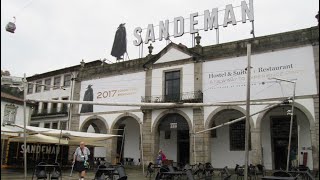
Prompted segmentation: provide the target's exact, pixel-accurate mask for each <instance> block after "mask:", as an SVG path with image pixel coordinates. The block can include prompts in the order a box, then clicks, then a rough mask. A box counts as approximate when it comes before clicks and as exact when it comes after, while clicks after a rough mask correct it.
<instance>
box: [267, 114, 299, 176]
mask: <svg viewBox="0 0 320 180" xmlns="http://www.w3.org/2000/svg"><path fill="white" fill-rule="evenodd" d="M270 118H271V121H270V122H271V139H272V146H273V158H274V161H273V162H274V167H275V169H277V170H279V169H282V170H285V169H286V166H287V156H288V144H289V132H290V119H291V117H290V116H276V117H270ZM291 137H292V138H291V149H293V150H294V151H295V152H297V144H298V135H297V121H296V118H294V121H293V124H292V136H291ZM290 163H291V162H290Z"/></svg>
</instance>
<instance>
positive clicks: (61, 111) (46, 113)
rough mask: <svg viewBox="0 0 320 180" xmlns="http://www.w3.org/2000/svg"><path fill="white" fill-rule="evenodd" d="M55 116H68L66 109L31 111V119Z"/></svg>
mask: <svg viewBox="0 0 320 180" xmlns="http://www.w3.org/2000/svg"><path fill="white" fill-rule="evenodd" d="M57 114H65V115H66V114H68V108H67V107H62V108H61V109H59V108H51V109H49V111H48V109H40V110H39V111H33V113H32V115H31V116H32V117H36V116H49V115H57Z"/></svg>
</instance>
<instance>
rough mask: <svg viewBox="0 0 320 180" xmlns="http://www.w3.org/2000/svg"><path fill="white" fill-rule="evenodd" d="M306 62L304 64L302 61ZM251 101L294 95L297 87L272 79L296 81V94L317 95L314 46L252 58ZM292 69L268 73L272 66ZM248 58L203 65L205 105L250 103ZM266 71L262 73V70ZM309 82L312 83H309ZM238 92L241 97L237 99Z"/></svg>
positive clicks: (222, 60)
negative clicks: (234, 102)
mask: <svg viewBox="0 0 320 180" xmlns="http://www.w3.org/2000/svg"><path fill="white" fill-rule="evenodd" d="M301 59H303V61H301ZM251 66H252V67H253V68H252V71H251V72H252V75H251V99H252V100H253V99H268V98H278V97H288V96H291V95H292V91H293V90H292V89H293V85H292V84H291V83H286V82H281V83H280V82H276V81H275V80H270V79H269V78H273V77H276V78H281V79H288V80H294V79H296V82H297V86H296V95H297V96H302V95H314V94H317V88H316V78H315V77H316V76H315V65H314V57H313V48H312V46H305V47H299V48H292V49H285V50H278V51H274V52H268V53H261V54H254V55H252V65H251ZM279 66H284V67H289V68H286V69H281V70H268V68H270V67H279ZM246 67H247V58H246V56H241V57H234V58H227V59H221V60H215V61H206V62H204V63H203V74H202V77H203V93H204V97H205V98H204V102H232V101H245V100H246V78H247V77H246V76H247V75H246V72H245V71H244V69H245V68H246ZM261 69H262V70H261ZM306 79H308V81H305V80H306ZM235 92H237V95H236V96H235Z"/></svg>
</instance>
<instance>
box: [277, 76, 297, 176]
mask: <svg viewBox="0 0 320 180" xmlns="http://www.w3.org/2000/svg"><path fill="white" fill-rule="evenodd" d="M272 79H275V80H279V81H284V82H288V83H293V95H292V98H291V100H292V105H291V111H288V114H290V115H291V118H290V131H289V143H288V154H287V167H286V170H287V171H289V163H290V151H291V136H292V124H293V111H294V101H295V96H296V81H290V80H285V79H279V78H272ZM298 137H299V134H298ZM298 147H299V144H298ZM298 152H299V149H298Z"/></svg>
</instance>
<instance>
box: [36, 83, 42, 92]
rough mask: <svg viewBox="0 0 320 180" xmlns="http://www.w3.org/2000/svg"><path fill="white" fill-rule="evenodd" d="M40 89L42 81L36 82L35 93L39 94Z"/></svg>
mask: <svg viewBox="0 0 320 180" xmlns="http://www.w3.org/2000/svg"><path fill="white" fill-rule="evenodd" d="M41 88H42V81H37V82H36V92H41Z"/></svg>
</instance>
